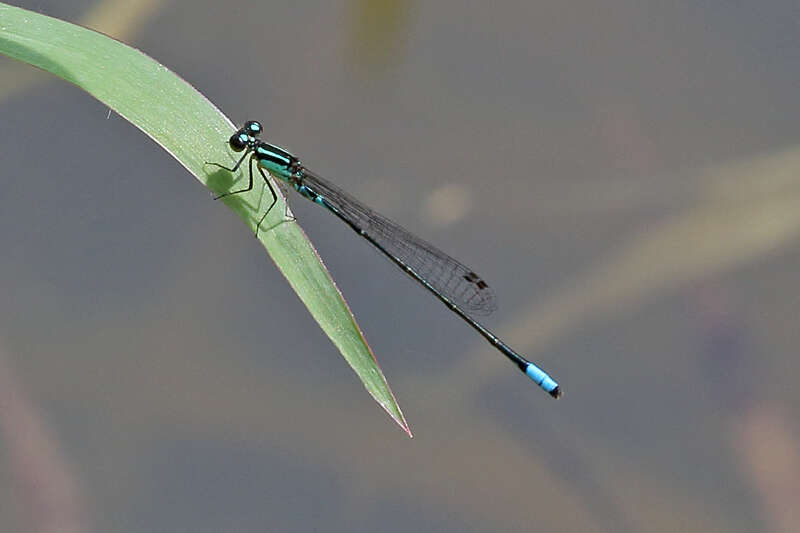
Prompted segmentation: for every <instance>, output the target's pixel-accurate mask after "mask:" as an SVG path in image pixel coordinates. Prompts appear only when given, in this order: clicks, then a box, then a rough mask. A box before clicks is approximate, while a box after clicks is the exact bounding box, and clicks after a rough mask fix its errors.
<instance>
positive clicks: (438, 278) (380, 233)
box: [302, 168, 497, 315]
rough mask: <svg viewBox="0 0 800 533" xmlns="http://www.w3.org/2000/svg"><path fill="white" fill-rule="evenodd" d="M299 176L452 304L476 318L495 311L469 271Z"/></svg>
mask: <svg viewBox="0 0 800 533" xmlns="http://www.w3.org/2000/svg"><path fill="white" fill-rule="evenodd" d="M302 174H303V184H304V185H305V186H306V187H307V188H308V189H310V190H311V191H313V192H314V193H316V194H318V195H320V196H322V197H323V198H324V199H325V201H326V202H327V203H328V204H329V205H330V206H331V207H333V208H334V209H335V210H336V211H338V213H337V214H338V215H339V216H341V217H342V218H343V219H345V220H346V221H348V222H349V223H350V224H352V225H353V226H354V227H355V228H357V229H358V230H363V231H364V232H365V233H366V234H367V235H369V236H370V237H371V238H372V239H374V240H375V241H376V242H377V243H379V244H380V245H381V246H382V247H383V248H384V249H385V250H386V251H387V252H388V253H389V254H391V255H394V256H396V257H398V258H399V259H400V260H401V261H402V262H403V263H404V264H406V265H407V266H408V267H409V268H411V269H412V270H413V271H414V272H416V273H417V274H418V275H419V276H420V277H422V278H423V279H425V280H426V281H427V282H428V283H430V285H431V286H432V287H433V288H434V289H436V290H437V291H438V292H440V293H442V294H443V295H445V296H446V297H447V298H448V299H449V300H451V301H452V302H453V303H455V304H456V305H458V306H459V307H462V308H463V309H464V310H465V311H468V312H470V313H473V314H478V315H488V314H489V313H491V312H492V311H494V310H495V309H497V303H496V301H495V296H494V292H492V289H490V288H489V286H488V285H487V284H486V282H485V281H484V280H483V279H482V278H481V277H480V276H479V275H478V274H476V273H475V272H474V271H473V270H472V269H470V268H468V267H466V266H464V265H463V264H461V263H459V262H458V261H457V260H455V259H453V258H452V257H450V256H449V255H447V254H446V253H444V252H442V251H441V250H439V249H438V248H436V247H435V246H433V245H432V244H430V243H427V242H425V241H423V240H422V239H420V238H419V237H416V236H415V235H413V234H412V233H410V232H408V231H406V230H405V229H403V228H402V227H401V226H399V225H398V224H395V223H394V222H392V221H391V220H389V219H388V218H386V217H384V216H381V215H379V214H378V213H376V212H375V211H373V210H372V209H370V208H369V207H367V206H365V205H364V204H362V203H361V202H359V201H358V200H356V199H355V198H353V197H352V196H350V195H349V194H347V193H346V192H344V191H343V190H341V189H340V188H338V187H337V186H335V185H333V184H332V183H330V182H329V181H327V180H325V179H324V178H322V177H320V176H318V175H316V174H315V173H313V172H311V171H309V170H308V169H305V168H303V169H302Z"/></svg>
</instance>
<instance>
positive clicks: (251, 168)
mask: <svg viewBox="0 0 800 533" xmlns="http://www.w3.org/2000/svg"><path fill="white" fill-rule="evenodd" d="M256 168H257V169H258V173H259V174H261V177H262V178H264V183H265V184H266V185H267V188H268V189H269V192H270V194H271V195H272V203H271V204H269V207H268V208H267V210H266V211H264V215H263V216H262V217H261V219H260V220H259V221H258V224H257V225H256V234H255V237H256V238H258V230H260V229H261V223H262V222H264V219H265V218H267V215H268V214H269V212H270V211H272V208H273V207H275V203H276V202H277V201H278V195H277V194H276V193H275V189H273V188H272V184H271V183H270V181H269V178H268V177H267V175H266V174H264V171H263V170H262V169H261V167H259V166H256ZM252 187H253V167H252V166H251V167H250V188H252Z"/></svg>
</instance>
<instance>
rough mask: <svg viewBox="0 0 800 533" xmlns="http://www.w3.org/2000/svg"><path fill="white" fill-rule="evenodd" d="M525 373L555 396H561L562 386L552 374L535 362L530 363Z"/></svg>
mask: <svg viewBox="0 0 800 533" xmlns="http://www.w3.org/2000/svg"><path fill="white" fill-rule="evenodd" d="M525 374H526V375H527V376H528V377H529V378H531V379H532V380H533V381H534V382H535V383H536V384H537V385H539V386H540V387H541V388H543V389H544V390H545V391H546V392H547V393H548V394H549V395H550V396H552V397H553V398H558V397H560V396H561V387H559V386H558V383H556V381H555V380H554V379H553V378H551V377H550V375H549V374H548V373H547V372H545V371H544V370H542V369H541V368H539V367H538V366H536V365H535V364H533V363H528V366H527V367H526V368H525Z"/></svg>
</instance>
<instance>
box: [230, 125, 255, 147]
mask: <svg viewBox="0 0 800 533" xmlns="http://www.w3.org/2000/svg"><path fill="white" fill-rule="evenodd" d="M251 142H255V139H254V138H253V137H251V136H250V135H248V134H247V133H245V132H243V131H242V130H239V131H237V132H236V133H234V134H233V135H231V138H230V139H229V140H228V144H229V145H230V147H231V150H233V151H234V152H241V151H242V150H244V149H245V148H247V147H248V146H250V143H251Z"/></svg>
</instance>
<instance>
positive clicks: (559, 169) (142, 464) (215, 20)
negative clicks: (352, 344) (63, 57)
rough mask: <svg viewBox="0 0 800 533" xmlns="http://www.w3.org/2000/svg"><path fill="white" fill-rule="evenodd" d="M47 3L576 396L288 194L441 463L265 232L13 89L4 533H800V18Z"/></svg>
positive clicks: (142, 147)
mask: <svg viewBox="0 0 800 533" xmlns="http://www.w3.org/2000/svg"><path fill="white" fill-rule="evenodd" d="M15 4H16V5H21V6H22V7H26V8H28V9H33V10H35V11H38V12H42V13H46V14H49V15H52V16H55V17H59V18H63V19H66V20H69V21H73V22H76V23H79V24H83V25H86V26H88V27H91V28H94V29H97V30H99V31H102V32H104V33H107V34H109V35H111V36H113V37H116V38H118V39H120V40H123V41H125V42H127V43H129V44H131V45H133V46H136V47H138V48H140V49H141V50H143V51H144V52H146V53H147V54H149V55H151V56H153V57H154V58H155V59H156V60H158V61H159V62H161V63H163V64H164V65H166V66H167V67H169V68H170V69H172V70H174V71H175V72H176V73H178V74H179V75H180V76H182V77H183V78H185V79H186V80H187V81H188V82H189V83H191V84H193V85H194V86H195V87H197V88H198V90H200V91H201V92H202V93H204V94H205V95H206V96H207V97H208V98H209V99H210V100H211V101H212V102H214V104H216V105H217V106H218V107H219V108H220V109H221V110H222V111H223V112H225V113H226V114H227V115H228V116H229V117H231V119H232V120H233V121H234V122H237V123H240V122H242V121H244V120H245V119H249V118H254V119H259V120H261V121H263V122H264V124H265V125H266V135H265V138H267V139H269V140H271V141H273V142H275V143H277V144H280V145H282V146H285V147H287V148H288V149H290V150H292V151H294V152H295V153H296V154H297V155H299V156H300V157H301V158H302V159H303V160H304V161H305V162H306V163H307V164H308V165H309V167H310V168H312V169H315V170H317V171H318V172H320V173H322V174H323V175H326V176H329V177H330V178H331V179H332V180H334V181H335V182H336V183H338V184H340V185H341V186H342V187H344V188H345V189H347V190H350V191H353V192H354V193H356V195H357V196H358V197H359V198H360V199H362V200H364V201H365V202H366V203H368V204H369V205H372V206H374V207H375V209H376V210H378V211H380V212H381V213H384V214H386V215H387V216H389V217H390V218H392V219H394V220H396V221H398V222H400V223H402V224H403V225H404V226H406V227H407V228H409V229H410V230H412V231H413V232H415V233H417V234H418V235H420V236H422V237H423V238H426V239H427V240H430V241H431V242H433V243H435V244H437V245H438V246H440V247H441V248H443V249H444V250H445V251H447V252H448V253H450V254H452V255H453V256H454V257H457V258H459V259H461V260H462V261H463V262H465V263H466V264H468V265H470V266H472V267H473V268H474V269H475V270H476V271H477V272H479V273H480V274H481V275H482V276H483V277H485V279H487V280H488V282H489V283H490V284H491V285H492V286H493V287H494V290H495V292H496V293H497V295H498V300H499V303H500V308H499V310H498V311H497V312H496V313H495V314H494V315H493V316H492V317H489V318H487V319H486V320H484V323H485V324H486V325H487V326H488V327H489V328H490V329H492V330H494V331H495V332H496V333H498V334H500V335H501V336H502V337H503V338H504V339H505V340H506V341H507V342H508V343H509V344H510V345H512V346H514V347H515V348H517V349H518V350H519V351H520V352H522V353H524V354H526V355H528V356H529V357H530V358H531V359H532V360H534V361H537V362H539V363H541V364H542V366H543V367H545V368H546V369H547V370H548V371H550V372H551V373H552V374H553V376H554V377H555V378H557V379H558V380H559V381H560V382H561V384H562V386H563V389H564V393H565V395H564V398H562V399H561V400H560V401H557V402H555V401H553V400H551V399H550V398H549V397H548V396H547V395H545V394H543V393H542V392H541V391H540V390H538V388H537V387H536V386H535V385H533V384H531V383H530V382H529V381H528V380H526V379H525V378H524V377H522V376H520V375H519V372H518V371H516V370H515V369H514V368H513V367H512V366H510V365H509V364H508V362H507V361H505V360H504V359H503V358H502V356H500V355H499V354H498V353H496V352H495V351H494V350H493V349H491V348H490V347H489V346H488V345H487V344H486V342H485V341H484V340H483V339H482V338H480V337H479V336H478V335H477V334H475V333H474V332H473V331H472V330H471V329H469V328H468V327H467V326H466V325H464V324H463V323H462V322H461V321H460V320H458V319H457V318H455V317H454V316H452V314H451V313H450V312H448V311H447V310H446V309H445V308H443V307H442V305H441V304H440V303H438V302H437V301H436V300H435V299H434V298H432V297H431V296H430V295H429V294H427V293H426V292H425V291H424V290H423V289H421V288H419V287H418V286H416V284H415V283H414V282H413V281H411V280H410V279H407V278H406V277H405V276H403V275H402V273H400V272H399V271H397V269H396V268H394V267H393V266H392V265H391V264H390V263H389V262H388V261H386V260H385V259H383V258H382V257H380V256H379V255H378V254H377V253H376V252H375V251H374V250H372V249H371V248H370V247H369V246H368V245H367V244H366V243H364V242H362V241H361V240H360V239H358V238H357V237H356V236H355V235H353V234H352V231H351V230H350V229H349V228H347V227H346V226H344V225H343V224H339V223H335V222H332V219H331V218H330V216H329V215H328V214H327V213H326V212H324V211H323V210H321V209H319V208H317V207H316V206H314V205H313V204H311V203H310V202H307V201H305V200H303V199H302V198H299V197H297V196H296V195H292V194H290V196H289V201H290V202H291V205H292V209H293V210H294V212H295V214H296V216H297V219H298V222H299V223H300V224H301V225H302V226H303V228H304V229H305V230H306V232H307V233H308V234H309V236H310V238H311V240H312V241H313V242H314V243H315V245H316V246H317V247H318V250H319V252H320V254H321V256H322V258H323V259H324V261H325V262H326V264H327V266H328V267H329V269H330V270H331V272H332V274H333V276H334V278H335V279H336V280H337V282H338V284H339V287H340V289H341V290H342V292H343V294H344V295H345V297H346V298H347V300H348V302H349V303H350V305H351V307H352V309H353V312H354V314H355V316H356V318H357V319H358V320H359V323H360V325H361V327H362V328H363V330H364V332H365V335H366V337H367V339H368V340H369V341H370V343H371V345H372V347H373V349H374V351H375V354H376V356H377V358H378V361H379V362H380V364H381V366H382V368H383V370H384V372H385V374H386V376H387V378H388V380H389V383H390V384H391V386H392V388H393V391H394V393H395V395H396V396H397V398H398V401H399V403H400V405H401V407H402V408H403V410H404V412H405V415H406V417H407V418H408V421H409V423H410V425H411V429H412V431H413V432H414V436H415V438H414V439H408V438H407V436H406V435H405V434H404V433H403V432H402V431H401V430H400V429H398V427H397V426H396V425H395V424H394V423H393V422H392V421H391V420H390V419H389V418H388V417H387V416H386V415H385V413H384V412H383V411H382V410H381V409H380V408H379V407H378V406H377V405H376V404H375V403H374V402H373V401H372V399H371V398H370V396H369V395H368V394H367V393H366V391H365V390H364V388H363V386H362V385H361V383H360V382H359V381H358V380H357V379H356V377H355V375H354V374H353V372H352V371H351V370H350V369H349V367H348V366H347V364H346V363H345V362H344V360H343V359H342V358H341V357H340V356H339V354H338V352H337V351H336V350H335V349H334V347H333V345H332V344H331V343H330V341H329V340H328V339H327V338H326V337H325V336H324V335H323V333H322V332H321V331H320V330H319V328H318V327H317V326H316V324H315V323H314V322H313V320H312V319H311V317H310V315H309V313H308V312H307V311H306V309H305V308H304V307H303V306H302V305H301V304H300V302H299V300H298V299H297V297H296V296H295V295H294V293H292V291H291V290H290V289H289V288H288V286H287V284H286V283H285V281H284V280H283V278H282V276H281V275H280V274H279V272H278V271H277V269H276V268H275V267H274V266H273V265H272V263H271V262H270V260H269V259H268V257H267V255H266V253H265V252H264V250H263V249H262V248H261V246H260V245H259V243H258V242H257V241H256V240H255V239H253V237H252V234H251V233H250V231H249V230H248V229H247V228H246V227H245V226H244V225H243V224H242V223H241V221H240V219H239V218H238V216H236V215H235V214H234V213H233V212H232V211H230V210H228V209H226V208H225V207H224V206H222V205H221V204H219V203H215V202H213V201H211V193H210V192H209V191H208V190H206V189H205V188H203V187H202V186H200V185H199V183H198V182H197V181H196V180H195V179H194V178H193V177H192V176H191V175H189V174H188V173H187V172H186V171H185V170H184V169H183V168H182V167H181V166H180V165H178V164H177V163H176V162H175V161H174V160H173V159H172V158H171V157H170V156H169V155H168V154H167V153H165V152H164V151H162V150H161V149H159V148H158V147H157V146H156V145H155V144H154V143H153V142H151V141H150V140H149V139H147V138H146V137H145V136H144V135H143V134H141V133H140V132H139V131H138V130H137V129H135V128H134V127H133V126H131V125H130V124H129V123H127V122H125V121H124V120H123V119H121V118H120V117H118V116H116V115H115V114H114V113H109V111H108V109H107V108H105V107H104V106H103V105H101V104H100V103H98V102H97V101H95V100H93V99H92V98H91V97H89V96H88V95H87V94H85V93H83V92H82V91H80V90H78V89H76V88H74V87H72V86H70V85H68V84H66V83H65V82H63V81H61V80H59V79H56V78H54V77H52V76H50V75H47V74H44V73H41V72H38V71H36V70H34V69H32V68H30V67H27V66H25V65H22V64H18V63H15V62H13V61H10V60H7V59H5V58H0V116H2V128H0V147H2V154H3V156H2V161H3V164H2V168H3V171H2V174H3V178H2V180H1V181H0V183H1V184H2V186H1V187H0V198H1V199H2V203H0V206H1V207H0V249H2V252H1V253H0V529H2V530H3V531H25V532H37V533H39V532H47V533H49V532H56V531H58V532H65V531H66V532H76V533H84V532H90V531H108V532H125V533H127V532H140V531H147V532H176V531H187V532H188V531H191V532H217V531H228V532H234V531H235V532H239V531H243V532H244V531H247V532H249V531H367V530H369V531H386V532H392V531H397V532H399V531H459V532H463V531H476V532H477V531H598V532H621V533H627V532H638V531H641V532H651V531H652V532H655V531H670V532H671V531H698V532H700V531H702V532H715V531H732V532H737V531H741V532H744V531H767V532H796V531H800V510H798V506H797V505H796V503H797V498H798V494H800V452H799V451H798V450H800V422H798V420H799V419H800V392H798V388H797V387H795V381H796V378H797V376H798V375H799V374H800V360H799V359H798V357H797V345H798V343H800V328H799V327H798V320H800V318H799V317H800V297H799V296H800V268H799V267H800V105H798V104H797V94H798V88H800V38H799V37H798V20H800V9H799V8H798V7H797V2H796V1H794V0H791V1H790V0H785V1H783V0H775V1H768V2H760V3H747V2H720V1H699V2H670V3H664V2H656V1H653V0H649V1H644V2H621V1H613V0H612V1H610V2H603V3H602V4H598V3H597V2H589V1H584V2H577V3H569V4H568V5H566V4H564V3H563V2H555V1H552V2H547V1H539V2H529V1H508V2H501V3H499V4H498V3H490V2H485V1H481V2H478V1H466V2H464V1H462V2H453V1H451V2H421V1H399V0H386V1H383V2H374V1H373V2H369V1H366V0H341V1H324V2H323V1H320V2H296V1H270V2H255V1H243V2H226V3H219V2H204V1H191V2H190V1H186V0H177V1H174V2H161V1H157V0H142V1H132V0H108V1H104V2H92V1H88V0H70V1H65V0H37V1H36V2H23V1H17V2H15ZM220 142H225V140H224V139H221V140H220ZM109 174H112V175H113V176H114V179H108V176H109Z"/></svg>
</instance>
